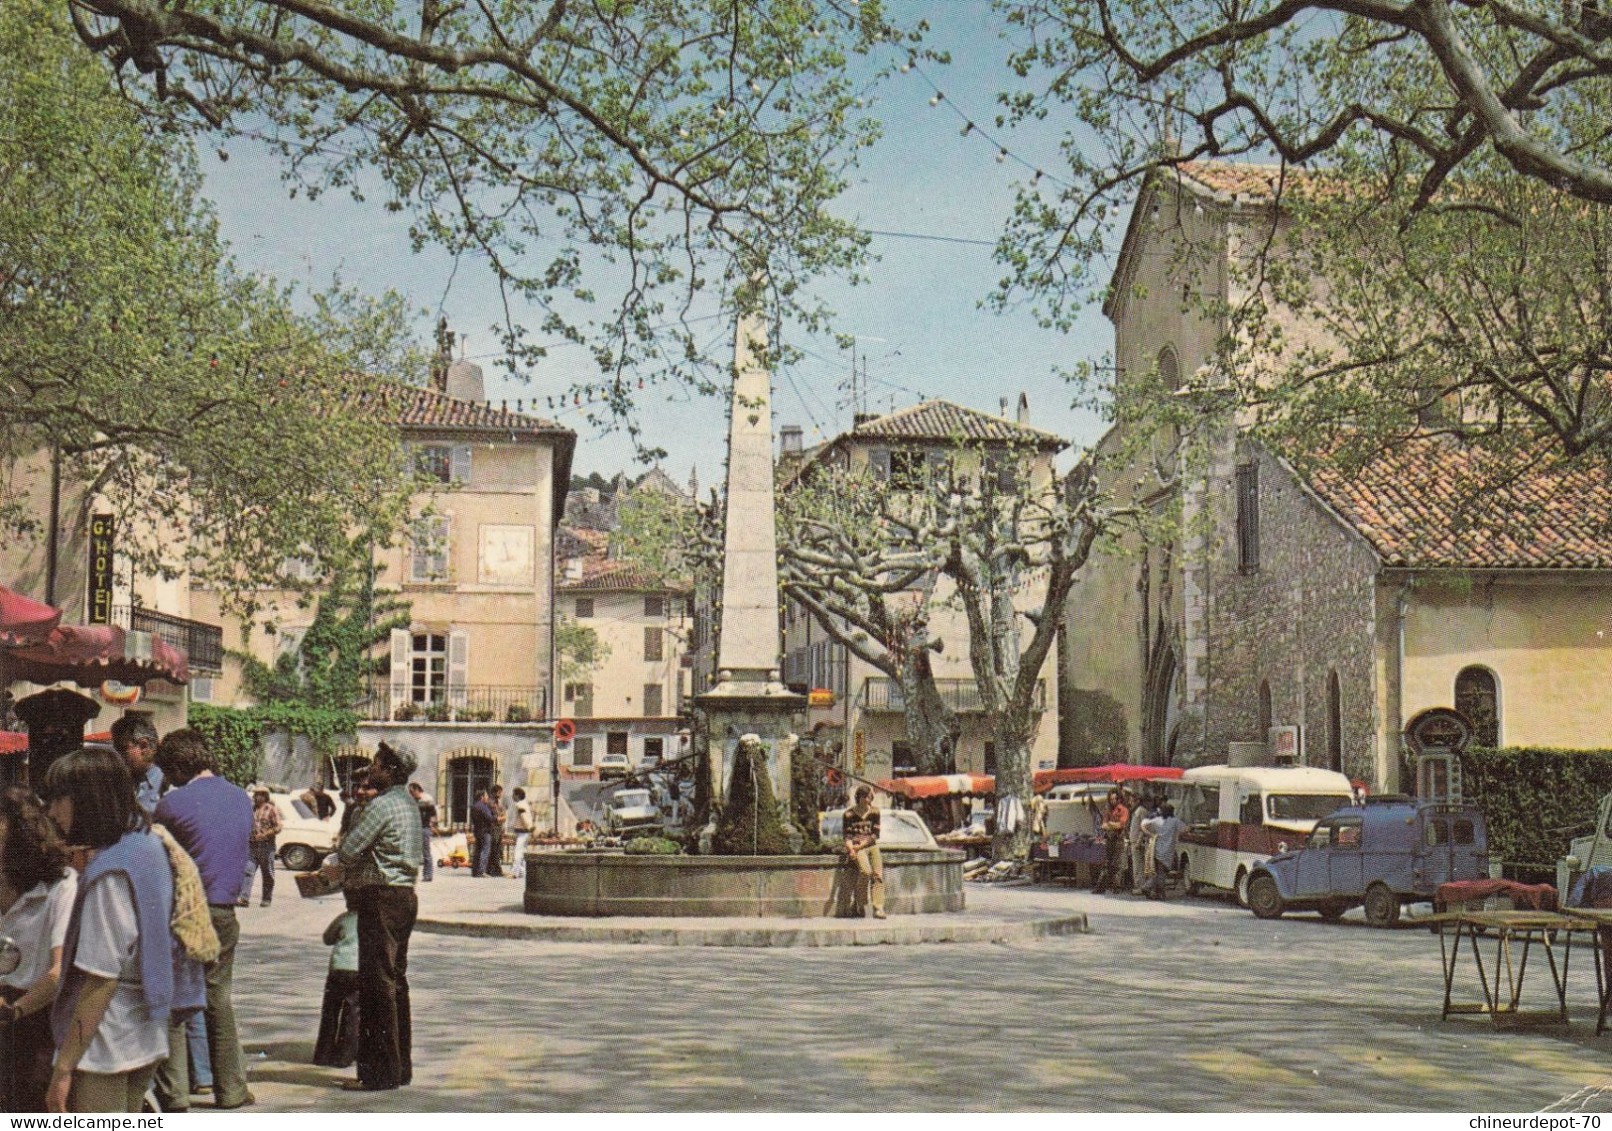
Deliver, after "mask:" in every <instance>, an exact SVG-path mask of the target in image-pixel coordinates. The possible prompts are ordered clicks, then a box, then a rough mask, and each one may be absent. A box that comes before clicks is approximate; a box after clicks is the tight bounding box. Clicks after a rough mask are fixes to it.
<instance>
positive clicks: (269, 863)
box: [237, 789, 281, 907]
mask: <svg viewBox="0 0 1612 1131" xmlns="http://www.w3.org/2000/svg"><path fill="white" fill-rule="evenodd" d="M280 828H281V825H280V811H279V810H278V809H276V808H275V807H274V802H273V800H272V799H270V797H269V791H268V790H266V789H259V790H256V791H254V792H253V794H252V841H251V856H250V857H249V858H248V859H247V862H246V874H245V875H244V876H243V877H242V879H241V898H240V899H239V900H238V901H237V903H238V904H239V906H241V907H250V906H252V875H253V873H255V872H261V873H263V903H262V906H264V907H267V906H269V904H271V903H273V902H274V847H275V844H276V843H277V842H278V840H279V837H280Z"/></svg>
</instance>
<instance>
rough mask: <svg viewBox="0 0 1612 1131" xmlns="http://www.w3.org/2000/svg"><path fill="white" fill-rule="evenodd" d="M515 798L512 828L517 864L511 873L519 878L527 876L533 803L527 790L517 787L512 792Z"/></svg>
mask: <svg viewBox="0 0 1612 1131" xmlns="http://www.w3.org/2000/svg"><path fill="white" fill-rule="evenodd" d="M511 796H512V797H513V798H514V800H515V808H514V809H513V813H514V816H513V817H512V818H511V819H510V826H509V827H510V830H511V831H512V832H514V834H515V864H514V867H513V868H512V869H511V872H510V874H511V875H513V876H514V877H515V878H516V879H517V880H524V879H525V878H526V846H527V844H528V843H530V841H531V839H532V803H531V802H529V801H527V800H526V791H525V790H524V789H522V788H521V787H520V786H516V787H515V792H514V793H513V794H511Z"/></svg>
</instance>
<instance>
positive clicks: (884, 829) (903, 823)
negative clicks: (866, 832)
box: [817, 809, 940, 848]
mask: <svg viewBox="0 0 1612 1131" xmlns="http://www.w3.org/2000/svg"><path fill="white" fill-rule="evenodd" d="M817 835H818V836H819V837H821V838H822V839H823V840H843V839H844V837H845V810H843V809H833V810H830V811H829V812H827V813H819V814H818V815H817ZM879 847H880V848H939V847H940V845H938V844H936V843H935V834H934V833H932V832H930V831H929V826H928V825H926V824H924V820H923V818H922V817H920V816H919V815H918V814H917V813H914V812H913V811H912V810H911V809H880V810H879Z"/></svg>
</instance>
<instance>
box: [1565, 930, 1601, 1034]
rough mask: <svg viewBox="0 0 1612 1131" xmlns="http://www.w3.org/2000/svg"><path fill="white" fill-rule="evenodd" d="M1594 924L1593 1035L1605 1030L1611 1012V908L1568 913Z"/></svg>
mask: <svg viewBox="0 0 1612 1131" xmlns="http://www.w3.org/2000/svg"><path fill="white" fill-rule="evenodd" d="M1568 913H1569V914H1570V915H1573V916H1574V917H1576V918H1579V919H1586V920H1588V921H1589V922H1591V923H1593V924H1595V944H1596V945H1595V997H1596V1001H1597V1005H1598V1009H1597V1011H1596V1014H1595V1035H1596V1036H1597V1037H1599V1036H1600V1035H1601V1033H1602V1032H1603V1031H1605V1029H1606V1015H1607V1013H1608V1012H1609V1011H1612V908H1605V907H1574V908H1572V909H1571V910H1570V911H1569V912H1568Z"/></svg>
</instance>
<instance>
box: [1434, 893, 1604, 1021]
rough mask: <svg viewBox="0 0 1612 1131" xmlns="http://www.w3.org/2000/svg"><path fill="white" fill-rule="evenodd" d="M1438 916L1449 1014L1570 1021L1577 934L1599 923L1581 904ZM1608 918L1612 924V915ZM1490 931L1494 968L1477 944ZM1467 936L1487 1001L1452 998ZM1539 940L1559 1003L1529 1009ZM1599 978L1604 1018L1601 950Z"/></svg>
mask: <svg viewBox="0 0 1612 1131" xmlns="http://www.w3.org/2000/svg"><path fill="white" fill-rule="evenodd" d="M1433 920H1434V922H1435V925H1436V927H1437V930H1438V935H1439V951H1440V953H1441V956H1442V958H1443V963H1444V1013H1443V1018H1444V1019H1445V1020H1448V1019H1449V1017H1450V1015H1451V1014H1474V1013H1486V1014H1488V1015H1489V1019H1490V1020H1491V1021H1492V1022H1494V1024H1496V1025H1501V1024H1510V1025H1524V1024H1539V1023H1543V1024H1557V1025H1565V1024H1567V970H1568V965H1569V964H1570V962H1571V961H1572V957H1573V935H1574V934H1576V933H1579V932H1594V931H1596V930H1597V929H1598V924H1597V923H1596V922H1595V921H1593V920H1592V919H1590V918H1588V917H1586V916H1583V915H1580V914H1579V913H1578V912H1577V911H1576V910H1575V911H1574V913H1572V914H1561V913H1559V912H1555V911H1459V912H1447V913H1445V914H1442V915H1435V916H1433ZM1606 922H1607V923H1609V924H1612V918H1608V920H1606ZM1452 926H1453V927H1454V928H1455V929H1454V931H1453V932H1452V931H1451V930H1450V928H1451V927H1452ZM1485 934H1487V935H1488V936H1489V937H1490V938H1492V939H1493V940H1494V966H1493V969H1492V970H1491V969H1489V968H1488V967H1486V966H1485V964H1484V961H1483V951H1482V949H1481V948H1480V947H1479V945H1478V944H1479V939H1480V937H1481V936H1483V935H1485ZM1463 939H1464V940H1466V942H1467V945H1468V950H1469V951H1470V953H1471V955H1472V960H1473V965H1474V966H1475V967H1476V968H1477V972H1478V984H1479V986H1480V987H1481V988H1482V990H1483V1000H1482V1001H1465V1002H1457V1001H1453V1000H1452V995H1453V991H1454V986H1455V970H1456V967H1457V966H1458V965H1459V963H1460V958H1461V942H1462V940H1463ZM1558 942H1560V943H1561V944H1562V945H1561V948H1560V953H1561V962H1560V963H1558V962H1557V961H1556V955H1557V943H1558ZM1536 945H1537V946H1538V947H1539V949H1540V950H1541V951H1543V952H1544V955H1545V962H1546V964H1547V965H1548V968H1549V970H1550V977H1551V984H1552V986H1553V987H1554V989H1555V991H1556V1008H1555V1009H1551V1010H1532V1011H1525V1010H1523V1009H1521V1008H1520V1005H1521V1002H1522V989H1523V981H1524V979H1525V978H1526V977H1527V975H1528V958H1529V956H1530V954H1531V953H1532V951H1533V949H1534V947H1535V946H1536ZM1598 949H1599V948H1597V950H1598ZM1491 975H1492V976H1491ZM1595 982H1596V989H1597V991H1598V997H1599V998H1600V1001H1601V1019H1604V1018H1605V1015H1606V1011H1607V1002H1606V997H1607V995H1606V993H1605V991H1604V990H1603V989H1602V987H1603V986H1604V984H1605V980H1604V977H1603V974H1602V967H1601V962H1600V956H1599V953H1597V956H1596V964H1595ZM1597 1024H1598V1025H1599V1020H1598V1022H1597ZM1597 1032H1599V1028H1597Z"/></svg>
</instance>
